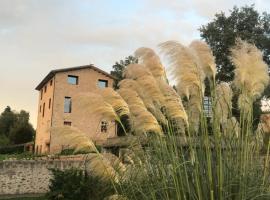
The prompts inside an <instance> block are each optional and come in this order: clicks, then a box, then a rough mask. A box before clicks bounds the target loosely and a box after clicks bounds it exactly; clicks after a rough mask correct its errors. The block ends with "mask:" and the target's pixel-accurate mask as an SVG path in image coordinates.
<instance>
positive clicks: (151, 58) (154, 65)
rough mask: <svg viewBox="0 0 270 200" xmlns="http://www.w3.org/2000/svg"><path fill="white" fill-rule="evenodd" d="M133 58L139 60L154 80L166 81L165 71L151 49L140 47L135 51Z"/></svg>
mask: <svg viewBox="0 0 270 200" xmlns="http://www.w3.org/2000/svg"><path fill="white" fill-rule="evenodd" d="M135 56H136V57H137V58H138V59H139V62H141V63H142V64H143V65H145V67H146V68H147V69H149V70H150V71H151V73H152V75H153V76H154V77H155V78H157V79H163V80H165V79H166V74H165V69H164V67H163V66H162V64H161V61H160V59H159V57H158V55H157V54H156V53H155V52H154V51H153V50H152V49H150V48H146V47H141V48H139V49H137V50H136V51H135Z"/></svg>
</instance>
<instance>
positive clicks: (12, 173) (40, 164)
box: [0, 156, 84, 198]
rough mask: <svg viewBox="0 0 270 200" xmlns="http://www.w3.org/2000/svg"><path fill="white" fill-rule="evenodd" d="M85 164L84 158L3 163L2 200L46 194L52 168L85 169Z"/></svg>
mask: <svg viewBox="0 0 270 200" xmlns="http://www.w3.org/2000/svg"><path fill="white" fill-rule="evenodd" d="M83 164H84V163H83V159H82V156H72V157H71V156H67V157H62V158H58V159H49V158H45V159H44V158H43V159H39V160H6V161H1V162H0V198H1V196H2V197H3V196H9V195H15V196H16V195H18V196H19V195H22V194H24V195H25V194H44V193H46V192H47V191H48V187H49V181H50V178H51V172H50V170H49V169H50V168H54V169H69V168H72V167H75V168H83Z"/></svg>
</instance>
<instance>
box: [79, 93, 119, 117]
mask: <svg viewBox="0 0 270 200" xmlns="http://www.w3.org/2000/svg"><path fill="white" fill-rule="evenodd" d="M74 107H78V108H80V109H76V110H81V111H82V112H84V113H85V114H87V115H95V116H98V117H100V119H107V120H117V121H119V117H118V116H117V114H116V112H115V110H114V109H113V107H112V105H110V104H109V103H107V102H105V101H104V99H103V97H102V96H101V95H99V94H95V93H83V94H80V95H78V96H77V97H76V98H75V100H74Z"/></svg>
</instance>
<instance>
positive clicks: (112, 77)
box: [35, 64, 116, 90]
mask: <svg viewBox="0 0 270 200" xmlns="http://www.w3.org/2000/svg"><path fill="white" fill-rule="evenodd" d="M80 69H93V70H95V71H97V72H99V73H102V74H104V75H105V76H108V77H109V78H111V79H116V78H115V77H114V76H112V75H111V74H109V73H107V72H105V71H103V70H101V69H99V68H97V67H95V66H94V65H92V64H90V65H83V66H78V67H69V68H62V69H55V70H52V71H50V72H49V74H47V76H45V78H44V79H43V80H42V81H41V82H40V83H39V84H38V86H37V87H36V88H35V89H36V90H40V89H41V88H42V87H43V86H44V85H45V84H46V83H47V82H48V81H49V80H51V78H52V77H54V75H55V74H57V73H59V72H68V71H75V70H80Z"/></svg>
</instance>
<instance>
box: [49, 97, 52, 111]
mask: <svg viewBox="0 0 270 200" xmlns="http://www.w3.org/2000/svg"><path fill="white" fill-rule="evenodd" d="M51 103H52V100H51V98H50V99H49V109H51Z"/></svg>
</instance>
